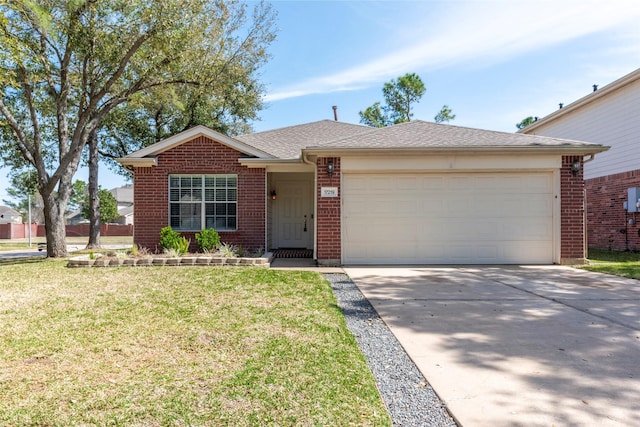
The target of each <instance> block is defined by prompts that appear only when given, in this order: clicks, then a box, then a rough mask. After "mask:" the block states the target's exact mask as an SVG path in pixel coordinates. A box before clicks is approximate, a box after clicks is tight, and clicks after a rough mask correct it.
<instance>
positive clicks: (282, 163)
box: [239, 159, 315, 172]
mask: <svg viewBox="0 0 640 427" xmlns="http://www.w3.org/2000/svg"><path fill="white" fill-rule="evenodd" d="M239 162H240V164H241V165H242V166H245V167H247V168H250V169H253V168H264V169H266V170H267V172H313V171H314V170H315V169H314V167H313V165H309V164H307V163H305V162H303V161H302V160H300V159H283V160H280V159H274V160H270V159H240V160H239Z"/></svg>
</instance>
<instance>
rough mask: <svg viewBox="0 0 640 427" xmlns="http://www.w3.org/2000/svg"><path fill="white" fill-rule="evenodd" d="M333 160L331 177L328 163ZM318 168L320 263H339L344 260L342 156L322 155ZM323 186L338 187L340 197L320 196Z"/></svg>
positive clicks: (318, 246) (318, 252)
mask: <svg viewBox="0 0 640 427" xmlns="http://www.w3.org/2000/svg"><path fill="white" fill-rule="evenodd" d="M329 160H332V161H333V165H334V173H333V176H331V177H329V174H328V173H327V163H328V162H329ZM316 167H317V169H318V171H317V176H318V187H317V188H316V192H317V194H316V197H317V200H318V213H317V215H318V219H317V223H318V225H317V227H318V229H317V239H318V241H317V252H316V257H317V259H318V263H319V264H323V265H337V264H340V262H341V260H342V250H341V210H340V200H341V199H342V189H341V188H340V158H328V157H320V158H318V159H317V160H316ZM322 187H338V196H339V197H320V190H321V188H322Z"/></svg>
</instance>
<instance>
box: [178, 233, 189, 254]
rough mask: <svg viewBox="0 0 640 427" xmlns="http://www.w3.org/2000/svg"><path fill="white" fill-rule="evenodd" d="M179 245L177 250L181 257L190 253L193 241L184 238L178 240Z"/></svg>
mask: <svg viewBox="0 0 640 427" xmlns="http://www.w3.org/2000/svg"><path fill="white" fill-rule="evenodd" d="M177 243H178V245H177V247H176V248H175V249H176V250H177V251H178V254H180V255H184V254H186V253H187V252H189V245H190V244H191V240H189V239H187V238H186V237H184V236H182V237H180V238H179V239H178V242H177Z"/></svg>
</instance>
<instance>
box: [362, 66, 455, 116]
mask: <svg viewBox="0 0 640 427" xmlns="http://www.w3.org/2000/svg"><path fill="white" fill-rule="evenodd" d="M426 91H427V89H426V88H425V86H424V83H423V82H422V79H421V78H420V76H418V75H417V74H415V73H407V74H405V75H404V76H401V77H398V79H397V80H396V79H392V80H391V81H389V82H386V83H385V84H384V86H383V87H382V95H383V97H384V101H385V105H381V104H380V102H375V103H374V104H373V105H371V106H369V107H367V108H366V109H365V110H364V111H360V112H359V114H360V123H362V124H365V125H367V126H372V127H384V126H390V125H395V124H398V123H404V122H408V121H411V118H412V117H413V106H414V105H415V104H416V103H418V102H420V99H421V98H422V96H423V95H424V93H425V92H426ZM455 117H456V115H455V114H452V112H451V108H449V107H448V106H447V105H444V106H443V107H442V109H441V110H440V112H439V113H438V114H437V115H436V116H435V121H436V123H442V122H448V121H449V120H453V119H455Z"/></svg>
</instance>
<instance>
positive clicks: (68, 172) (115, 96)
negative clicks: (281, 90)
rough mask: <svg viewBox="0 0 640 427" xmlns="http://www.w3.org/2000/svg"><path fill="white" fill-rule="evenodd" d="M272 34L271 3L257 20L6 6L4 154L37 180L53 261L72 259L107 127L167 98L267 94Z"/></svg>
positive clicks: (188, 4)
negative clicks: (153, 97) (130, 107)
mask: <svg viewBox="0 0 640 427" xmlns="http://www.w3.org/2000/svg"><path fill="white" fill-rule="evenodd" d="M273 25H274V14H273V12H272V11H271V8H270V7H269V5H266V4H263V3H259V4H257V5H256V6H255V7H254V10H253V14H250V13H249V12H248V10H247V7H246V5H245V4H243V3H239V2H235V1H225V2H221V1H215V0H75V1H67V0H40V1H38V2H36V1H4V2H2V1H0V68H1V70H0V87H1V89H2V94H1V97H0V113H1V116H0V117H3V118H4V120H2V121H0V129H2V131H0V149H2V150H6V152H8V153H11V154H10V155H5V156H4V160H5V163H6V164H8V165H9V166H12V167H15V166H16V165H17V164H19V163H21V162H22V163H23V162H27V163H29V164H30V165H32V167H33V168H35V170H36V171H37V174H38V192H39V193H40V195H41V196H42V199H43V203H44V213H45V226H46V233H47V254H48V255H49V256H52V257H57V256H66V245H65V228H64V212H65V208H66V205H67V202H68V200H69V197H70V195H71V191H72V178H73V175H74V173H75V172H76V170H77V168H78V165H79V162H80V159H81V155H82V152H83V150H84V148H85V146H86V145H87V143H88V141H89V138H90V136H91V135H92V134H95V133H96V132H99V130H100V128H101V124H102V123H103V121H104V120H105V118H106V117H107V116H108V115H109V114H110V113H111V112H112V111H114V110H115V109H116V108H118V107H119V106H121V105H123V104H125V103H127V102H129V101H130V100H132V99H133V98H134V97H135V96H137V95H138V94H142V93H145V92H148V91H151V90H159V89H160V88H166V87H173V86H179V85H182V86H200V87H208V88H211V89H217V90H220V89H219V85H220V86H225V85H232V86H234V85H250V86H251V87H254V88H256V89H255V90H257V91H258V92H261V88H260V85H259V84H258V82H257V70H258V68H259V67H260V66H261V65H262V64H263V63H264V61H265V60H266V58H267V54H266V47H267V46H268V44H269V43H270V42H271V41H272V40H273V34H274V30H273ZM229 75H234V76H237V75H241V76H242V77H243V80H236V81H231V80H232V79H230V78H229V77H228V76H229ZM227 87H228V86H227Z"/></svg>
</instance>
